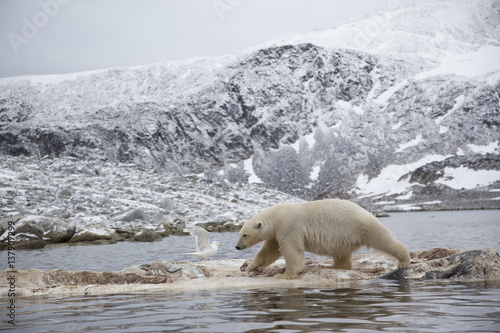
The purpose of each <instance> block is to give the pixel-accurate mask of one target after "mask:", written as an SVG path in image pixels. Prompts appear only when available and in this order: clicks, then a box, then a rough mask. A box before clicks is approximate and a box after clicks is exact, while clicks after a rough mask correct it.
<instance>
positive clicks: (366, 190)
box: [356, 155, 450, 198]
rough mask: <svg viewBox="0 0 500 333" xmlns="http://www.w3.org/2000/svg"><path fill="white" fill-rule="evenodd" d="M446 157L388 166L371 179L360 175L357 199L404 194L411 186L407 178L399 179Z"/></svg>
mask: <svg viewBox="0 0 500 333" xmlns="http://www.w3.org/2000/svg"><path fill="white" fill-rule="evenodd" d="M448 157H450V155H447V156H444V155H429V156H426V157H424V158H422V159H420V160H418V161H416V162H413V163H408V164H403V165H389V166H387V167H385V168H384V169H382V171H381V172H380V174H379V175H378V176H377V177H376V178H373V179H369V178H368V176H367V175H360V176H359V177H358V179H357V185H356V187H357V189H359V191H360V192H361V193H362V195H361V196H359V198H364V197H369V196H376V195H383V194H385V195H391V194H398V193H404V192H406V191H407V189H408V188H409V187H410V186H411V184H410V179H409V177H406V178H405V179H401V177H402V176H404V175H405V174H407V173H408V172H411V171H413V170H415V169H417V168H419V167H421V166H423V165H425V164H428V163H431V162H436V161H443V160H445V159H446V158H448Z"/></svg>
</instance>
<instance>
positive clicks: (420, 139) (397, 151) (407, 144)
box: [396, 134, 424, 153]
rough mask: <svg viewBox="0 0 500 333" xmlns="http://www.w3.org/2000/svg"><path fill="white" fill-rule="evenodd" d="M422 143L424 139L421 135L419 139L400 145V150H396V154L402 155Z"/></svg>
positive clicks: (418, 136)
mask: <svg viewBox="0 0 500 333" xmlns="http://www.w3.org/2000/svg"><path fill="white" fill-rule="evenodd" d="M422 141H424V139H423V138H422V134H419V135H417V137H416V138H415V139H413V140H411V141H409V142H407V143H402V144H400V145H399V147H398V149H397V150H396V153H400V152H402V151H403V150H405V149H407V148H410V147H413V146H417V145H418V144H419V143H420V142H422Z"/></svg>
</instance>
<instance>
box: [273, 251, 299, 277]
mask: <svg viewBox="0 0 500 333" xmlns="http://www.w3.org/2000/svg"><path fill="white" fill-rule="evenodd" d="M281 252H282V253H283V257H285V273H283V274H276V275H275V276H274V277H275V278H277V279H296V278H297V275H298V274H299V273H300V272H302V271H303V270H304V250H302V249H301V248H300V247H299V248H298V247H297V244H296V243H295V244H290V245H286V246H283V247H282V248H281Z"/></svg>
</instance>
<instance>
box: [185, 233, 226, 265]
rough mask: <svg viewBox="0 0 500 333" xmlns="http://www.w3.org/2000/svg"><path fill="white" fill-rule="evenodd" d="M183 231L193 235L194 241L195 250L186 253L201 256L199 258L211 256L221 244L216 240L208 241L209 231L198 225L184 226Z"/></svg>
mask: <svg viewBox="0 0 500 333" xmlns="http://www.w3.org/2000/svg"><path fill="white" fill-rule="evenodd" d="M184 232H189V234H190V235H191V236H194V237H195V242H196V252H191V253H187V254H192V255H194V256H197V257H198V258H201V260H203V259H207V258H208V257H211V256H213V255H214V254H215V253H217V249H218V247H219V246H222V244H221V243H219V242H217V241H213V242H212V243H210V233H209V232H208V231H206V230H205V229H203V228H200V227H198V226H192V227H189V228H185V229H184ZM209 260H210V259H209Z"/></svg>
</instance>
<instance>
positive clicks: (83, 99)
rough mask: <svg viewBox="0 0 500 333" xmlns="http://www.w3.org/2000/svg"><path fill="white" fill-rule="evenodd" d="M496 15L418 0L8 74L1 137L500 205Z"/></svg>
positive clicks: (483, 1)
mask: <svg viewBox="0 0 500 333" xmlns="http://www.w3.org/2000/svg"><path fill="white" fill-rule="evenodd" d="M499 27H500V2H499V1H495V0H474V1H465V0H442V1H422V2H419V3H418V4H414V5H410V6H399V7H394V8H388V10H387V11H385V12H381V13H377V14H375V15H372V16H369V17H367V18H365V19H363V20H358V21H353V22H348V23H346V24H343V25H340V26H337V27H334V28H331V29H324V30H318V31H313V32H311V33H308V34H305V35H298V36H289V37H286V38H283V39H278V40H274V41H268V42H265V43H263V44H260V45H254V46H251V47H249V48H248V49H246V50H242V51H241V52H239V53H237V54H233V55H229V56H225V57H221V58H198V59H188V60H185V61H178V62H164V63H158V64H153V65H146V66H140V67H133V68H113V69H109V70H102V71H95V72H85V73H75V74H71V75H57V76H55V75H54V76H34V77H16V78H6V79H1V80H0V153H2V154H9V155H39V156H49V157H58V156H72V157H77V158H80V159H85V160H106V161H111V162H115V161H116V162H133V163H135V164H137V165H139V166H142V167H147V168H155V169H158V170H166V171H171V172H180V173H201V172H205V174H206V175H207V176H209V177H212V178H225V179H228V180H229V181H234V182H262V183H264V184H265V185H267V186H269V187H272V188H275V189H278V190H280V191H283V192H287V193H289V194H292V195H295V196H300V197H302V198H304V199H315V198H325V197H343V198H350V199H353V200H358V201H361V202H363V203H364V204H365V205H372V206H374V205H376V206H377V207H378V206H381V207H385V208H392V209H404V208H405V207H407V206H404V205H405V204H406V205H407V204H411V205H417V206H418V207H421V208H428V209H439V208H457V207H462V208H474V207H475V208H477V207H483V208H488V207H496V208H498V207H500V195H499V193H498V192H499V191H500V146H499V144H500V143H499V142H500V128H499V126H500V29H499Z"/></svg>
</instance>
